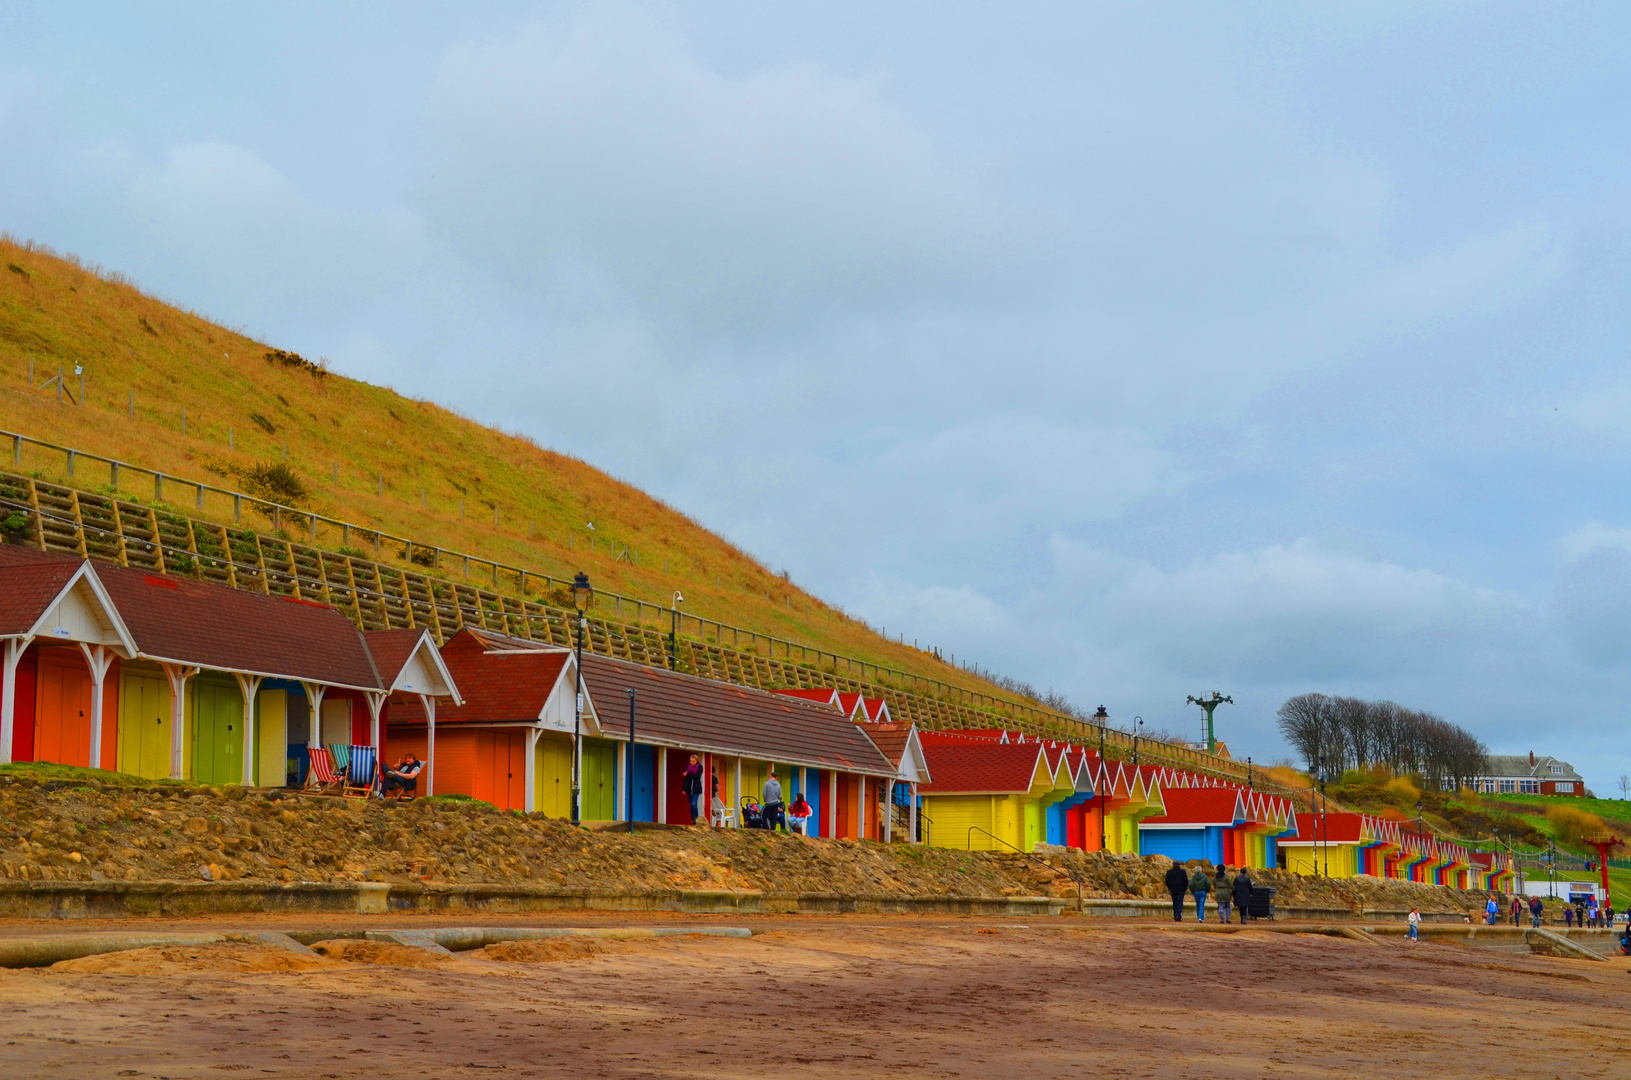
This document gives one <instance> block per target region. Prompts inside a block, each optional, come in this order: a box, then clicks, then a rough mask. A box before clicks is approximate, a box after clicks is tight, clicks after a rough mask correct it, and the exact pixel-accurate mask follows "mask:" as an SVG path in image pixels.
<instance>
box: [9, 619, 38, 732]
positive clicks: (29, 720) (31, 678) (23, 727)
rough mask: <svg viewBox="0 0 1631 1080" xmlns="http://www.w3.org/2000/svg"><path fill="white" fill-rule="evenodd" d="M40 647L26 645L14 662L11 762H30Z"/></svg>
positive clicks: (36, 702)
mask: <svg viewBox="0 0 1631 1080" xmlns="http://www.w3.org/2000/svg"><path fill="white" fill-rule="evenodd" d="M39 675H40V647H39V646H38V645H30V646H29V647H28V649H27V650H26V651H25V652H24V653H23V658H22V659H21V660H19V661H18V662H17V689H16V690H15V691H14V692H13V694H14V698H13V700H14V704H13V706H12V708H13V709H14V710H15V712H14V713H13V715H12V725H13V726H12V729H11V760H13V761H33V760H34V712H35V706H36V705H37V704H38V700H37V697H38V694H39Z"/></svg>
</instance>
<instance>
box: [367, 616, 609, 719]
mask: <svg viewBox="0 0 1631 1080" xmlns="http://www.w3.org/2000/svg"><path fill="white" fill-rule="evenodd" d="M512 640H513V639H512ZM487 646H488V641H487V639H486V637H485V636H484V635H478V634H476V633H475V632H473V631H470V630H461V631H459V632H458V633H457V634H454V635H453V636H452V637H451V638H449V639H448V642H447V644H446V645H443V646H442V663H444V664H446V665H447V670H448V673H449V674H451V675H452V676H453V682H454V683H455V684H456V685H457V686H458V688H459V694H460V696H462V697H463V698H464V704H463V705H452V704H441V705H438V706H437V707H436V722H437V723H438V724H442V723H444V722H446V723H489V724H491V723H505V722H510V723H514V722H527V721H533V720H537V719H538V717H539V715H540V714H541V713H542V712H543V711H544V705H545V704H546V703H547V702H548V701H549V695H550V694H551V693H552V692H553V691H554V689H555V683H556V681H557V680H559V679H560V677H561V673H562V672H563V671H565V670H566V665H567V660H568V659H569V658H570V657H571V655H572V654H571V653H570V652H569V651H568V650H566V649H544V648H542V647H540V648H537V649H535V650H530V651H529V650H523V649H492V648H488V647H487ZM586 659H587V658H586ZM571 692H572V690H571V688H570V687H568V688H567V693H568V694H570V693H571ZM424 715H425V713H424V709H423V708H422V707H420V705H419V704H418V703H417V702H412V701H410V702H404V703H403V704H401V705H396V706H392V709H391V719H392V720H400V721H405V722H412V721H414V720H422V719H424Z"/></svg>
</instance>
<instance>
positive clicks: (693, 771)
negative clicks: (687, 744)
mask: <svg viewBox="0 0 1631 1080" xmlns="http://www.w3.org/2000/svg"><path fill="white" fill-rule="evenodd" d="M680 790H681V791H683V792H685V797H686V798H687V799H689V800H690V801H691V824H693V825H695V824H696V823H697V818H699V817H701V816H702V762H701V761H699V760H698V759H697V756H696V755H695V754H692V755H691V760H690V761H688V762H686V763H685V775H684V776H683V777H681V778H680Z"/></svg>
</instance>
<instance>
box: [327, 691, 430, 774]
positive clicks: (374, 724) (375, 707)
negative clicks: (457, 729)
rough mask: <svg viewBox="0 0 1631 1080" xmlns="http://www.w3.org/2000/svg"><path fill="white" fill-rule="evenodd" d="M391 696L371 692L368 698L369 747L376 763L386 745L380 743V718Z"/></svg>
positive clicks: (368, 693)
mask: <svg viewBox="0 0 1631 1080" xmlns="http://www.w3.org/2000/svg"><path fill="white" fill-rule="evenodd" d="M390 696H391V695H390V694H386V693H381V692H380V691H378V690H371V691H368V692H367V697H368V745H369V746H372V747H373V748H374V759H375V760H376V761H378V760H379V753H380V750H381V749H382V748H383V746H384V743H382V742H381V741H380V734H381V732H380V730H379V716H380V713H382V712H384V711H385V699H386V698H388V697H390ZM427 711H428V710H427ZM349 737H350V736H347V738H349Z"/></svg>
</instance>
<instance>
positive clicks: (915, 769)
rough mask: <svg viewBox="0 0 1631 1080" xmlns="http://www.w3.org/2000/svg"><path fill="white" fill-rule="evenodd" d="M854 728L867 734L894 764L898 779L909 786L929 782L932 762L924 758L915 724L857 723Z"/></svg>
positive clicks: (873, 743)
mask: <svg viewBox="0 0 1631 1080" xmlns="http://www.w3.org/2000/svg"><path fill="white" fill-rule="evenodd" d="M855 726H856V727H858V728H860V729H861V730H862V731H864V732H866V737H867V738H869V739H871V740H872V745H874V746H876V747H877V748H878V749H879V750H880V751H882V752H883V756H884V757H886V758H888V759H889V760H890V762H891V763H893V764H894V766H895V779H896V780H901V781H904V782H906V783H908V784H926V783H928V782H929V779H930V777H929V763H928V759H927V758H925V757H924V755H923V743H922V742H921V741H920V740H919V739H918V734H917V725H916V724H868V723H858V724H856V725H855Z"/></svg>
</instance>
